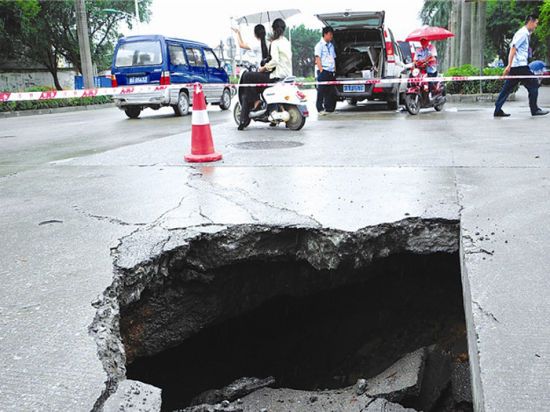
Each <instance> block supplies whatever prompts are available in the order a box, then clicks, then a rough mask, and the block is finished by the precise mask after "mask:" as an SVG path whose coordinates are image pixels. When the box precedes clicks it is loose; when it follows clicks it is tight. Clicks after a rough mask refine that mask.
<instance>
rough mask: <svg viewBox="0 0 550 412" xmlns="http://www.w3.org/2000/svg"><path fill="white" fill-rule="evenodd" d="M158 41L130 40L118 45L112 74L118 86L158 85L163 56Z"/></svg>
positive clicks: (163, 61) (164, 57) (163, 60)
mask: <svg viewBox="0 0 550 412" xmlns="http://www.w3.org/2000/svg"><path fill="white" fill-rule="evenodd" d="M164 54H165V53H163V47H162V45H161V42H160V40H156V39H155V40H146V39H145V40H141V39H140V40H135V41H134V40H132V41H127V42H121V43H119V44H118V47H117V50H116V54H115V59H114V65H113V74H114V75H115V76H116V79H117V82H118V85H119V86H125V85H139V84H159V83H160V78H161V75H162V71H163V64H164V63H165V60H166V56H164Z"/></svg>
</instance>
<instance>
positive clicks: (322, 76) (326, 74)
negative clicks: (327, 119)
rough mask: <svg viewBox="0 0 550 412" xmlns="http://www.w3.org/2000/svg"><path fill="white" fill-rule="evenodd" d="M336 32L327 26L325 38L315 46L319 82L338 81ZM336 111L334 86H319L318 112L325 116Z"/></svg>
mask: <svg viewBox="0 0 550 412" xmlns="http://www.w3.org/2000/svg"><path fill="white" fill-rule="evenodd" d="M333 39H334V30H333V28H332V27H330V26H327V27H324V28H323V38H322V39H321V41H319V43H317V45H316V46H315V65H316V66H317V81H319V82H328V81H334V80H336V74H335V72H336V51H335V50H334V44H332V40H333ZM335 109H336V90H335V88H334V86H326V85H319V86H317V112H319V115H321V116H324V115H326V114H327V113H332V112H334V110H335Z"/></svg>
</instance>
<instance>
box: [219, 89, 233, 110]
mask: <svg viewBox="0 0 550 412" xmlns="http://www.w3.org/2000/svg"><path fill="white" fill-rule="evenodd" d="M230 107H231V92H230V91H229V89H225V90H224V91H223V94H222V98H221V100H220V109H222V110H229V108H230Z"/></svg>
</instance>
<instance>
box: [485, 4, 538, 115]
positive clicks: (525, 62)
mask: <svg viewBox="0 0 550 412" xmlns="http://www.w3.org/2000/svg"><path fill="white" fill-rule="evenodd" d="M537 25H538V18H537V17H536V16H533V15H529V16H527V18H526V19H525V26H523V27H522V28H521V29H519V30H518V31H517V33H516V34H515V35H514V38H513V39H512V44H511V48H510V55H509V57H508V66H507V67H506V68H505V69H504V75H505V76H507V75H508V74H509V75H511V76H532V75H533V72H531V70H530V69H529V57H531V56H530V48H529V40H530V37H531V34H532V33H533V32H534V31H535V29H536V28H537ZM518 83H521V84H523V85H524V86H525V88H526V89H527V90H528V91H529V107H530V109H531V115H533V116H544V115H547V114H548V113H549V112H548V111H547V110H542V109H540V108H539V106H538V104H537V99H538V95H539V82H538V81H537V79H517V80H516V79H512V80H506V81H505V82H504V86H503V87H502V91H501V92H500V94H499V96H498V98H497V101H496V103H495V113H494V116H495V117H508V116H510V115H509V114H508V113H504V111H503V110H502V106H504V103H505V102H506V99H508V96H509V95H510V93H511V92H512V90H513V89H514V87H516V86H517V84H518Z"/></svg>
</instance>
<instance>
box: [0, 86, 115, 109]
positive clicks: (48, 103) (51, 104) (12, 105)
mask: <svg viewBox="0 0 550 412" xmlns="http://www.w3.org/2000/svg"><path fill="white" fill-rule="evenodd" d="M50 90H52V89H51V88H50V87H44V86H34V87H29V88H27V89H25V92H47V91H50ZM112 101H113V99H112V98H111V97H110V96H97V97H82V98H71V99H51V100H32V101H22V102H3V103H0V112H16V111H20V110H40V109H52V108H56V107H74V106H91V105H96V104H105V103H112Z"/></svg>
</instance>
